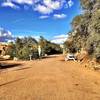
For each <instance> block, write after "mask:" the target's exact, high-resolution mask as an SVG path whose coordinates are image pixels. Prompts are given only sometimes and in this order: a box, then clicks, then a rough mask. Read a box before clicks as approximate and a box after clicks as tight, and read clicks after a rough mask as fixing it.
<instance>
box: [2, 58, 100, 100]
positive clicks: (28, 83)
mask: <svg viewBox="0 0 100 100" xmlns="http://www.w3.org/2000/svg"><path fill="white" fill-rule="evenodd" d="M62 59H63V58H62V57H61V56H60V57H56V58H55V57H54V58H47V59H43V60H41V61H31V62H20V63H22V65H20V66H19V67H24V69H22V70H17V69H15V70H10V71H5V72H1V73H0V100H100V73H98V72H94V71H91V70H88V69H86V68H84V67H81V65H80V64H78V63H77V62H64V61H62Z"/></svg>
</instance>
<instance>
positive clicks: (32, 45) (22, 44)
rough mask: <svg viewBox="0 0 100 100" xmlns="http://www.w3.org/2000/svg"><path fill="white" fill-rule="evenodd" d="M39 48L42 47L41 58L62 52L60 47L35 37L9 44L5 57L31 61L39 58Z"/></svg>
mask: <svg viewBox="0 0 100 100" xmlns="http://www.w3.org/2000/svg"><path fill="white" fill-rule="evenodd" d="M38 46H40V47H41V57H44V56H45V55H51V54H59V53H61V52H62V50H61V48H60V45H58V44H55V43H51V42H50V41H48V40H46V39H45V38H44V37H42V36H41V37H40V39H39V41H37V40H35V39H34V38H33V37H24V38H17V39H16V41H15V43H9V48H8V49H7V50H6V53H5V55H10V56H11V58H12V59H13V58H14V57H16V58H18V59H21V60H29V59H30V56H31V58H32V59H37V58H39V54H38Z"/></svg>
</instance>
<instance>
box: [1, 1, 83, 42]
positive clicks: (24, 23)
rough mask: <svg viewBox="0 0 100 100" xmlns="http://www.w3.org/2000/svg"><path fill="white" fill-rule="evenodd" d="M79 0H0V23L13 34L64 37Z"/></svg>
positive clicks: (75, 12) (77, 12)
mask: <svg viewBox="0 0 100 100" xmlns="http://www.w3.org/2000/svg"><path fill="white" fill-rule="evenodd" d="M80 13H81V9H80V2H79V0H0V27H3V28H5V29H6V30H9V31H10V32H11V33H12V35H14V36H35V37H37V36H41V35H42V36H44V37H45V38H47V39H49V40H52V39H54V38H60V37H64V36H65V37H66V35H67V33H68V32H69V31H70V30H71V24H70V23H71V21H72V19H73V18H74V17H75V16H76V15H78V14H80Z"/></svg>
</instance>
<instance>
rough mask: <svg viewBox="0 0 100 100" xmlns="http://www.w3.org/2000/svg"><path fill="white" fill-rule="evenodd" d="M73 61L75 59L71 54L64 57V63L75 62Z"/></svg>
mask: <svg viewBox="0 0 100 100" xmlns="http://www.w3.org/2000/svg"><path fill="white" fill-rule="evenodd" d="M75 59H76V57H75V56H74V55H73V54H68V55H67V56H66V57H65V61H68V60H74V61H75Z"/></svg>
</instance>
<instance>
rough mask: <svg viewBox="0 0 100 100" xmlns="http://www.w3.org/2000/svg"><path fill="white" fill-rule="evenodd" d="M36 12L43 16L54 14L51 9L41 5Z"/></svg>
mask: <svg viewBox="0 0 100 100" xmlns="http://www.w3.org/2000/svg"><path fill="white" fill-rule="evenodd" d="M34 10H35V11H38V12H40V13H42V14H50V13H51V12H53V10H52V9H50V8H48V7H46V6H44V5H40V4H39V5H37V7H36V8H35V9H34Z"/></svg>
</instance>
